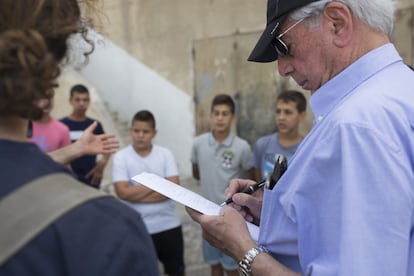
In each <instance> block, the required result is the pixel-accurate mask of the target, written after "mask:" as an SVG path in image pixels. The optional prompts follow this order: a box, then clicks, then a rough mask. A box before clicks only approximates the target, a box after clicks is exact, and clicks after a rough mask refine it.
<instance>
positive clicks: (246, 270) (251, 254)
mask: <svg viewBox="0 0 414 276" xmlns="http://www.w3.org/2000/svg"><path fill="white" fill-rule="evenodd" d="M267 252H268V251H267V249H266V248H265V247H264V246H262V245H258V246H256V247H253V248H251V249H249V251H247V253H246V255H244V257H243V259H242V260H241V261H240V262H239V270H240V272H241V273H242V274H243V275H244V276H251V275H252V263H253V260H254V258H256V256H257V255H259V254H260V253H267Z"/></svg>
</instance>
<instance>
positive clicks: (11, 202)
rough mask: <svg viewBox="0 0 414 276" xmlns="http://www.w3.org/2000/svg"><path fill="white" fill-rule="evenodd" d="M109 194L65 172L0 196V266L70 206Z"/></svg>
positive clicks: (38, 179)
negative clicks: (2, 196)
mask: <svg viewBox="0 0 414 276" xmlns="http://www.w3.org/2000/svg"><path fill="white" fill-rule="evenodd" d="M103 196H110V195H108V194H105V193H103V192H101V191H99V190H96V189H94V188H91V187H88V186H86V185H85V184H82V183H80V182H79V181H77V180H75V179H74V178H73V177H72V176H70V175H68V174H66V173H54V174H49V175H46V176H43V177H40V178H37V179H35V180H33V181H31V182H29V183H27V184H25V185H24V186H22V187H21V188H19V189H17V190H16V191H14V192H13V193H11V194H9V195H7V196H5V197H4V198H2V199H1V200H0V221H1V224H2V225H1V227H0V248H1V250H0V266H1V265H3V264H4V263H5V262H6V261H7V260H8V259H9V258H10V257H12V256H13V255H14V254H16V253H17V252H18V251H19V250H20V249H22V248H23V247H24V246H25V245H26V244H27V243H28V242H30V241H31V240H32V239H34V238H35V237H36V236H37V235H38V234H40V233H41V232H42V231H43V230H44V229H45V228H46V227H47V226H49V225H50V224H51V223H53V222H54V221H55V220H56V219H58V218H59V217H60V216H62V215H63V214H65V213H66V212H68V211H69V210H71V209H72V208H74V207H76V206H78V205H80V204H82V203H84V202H86V201H88V200H91V199H94V198H98V197H103Z"/></svg>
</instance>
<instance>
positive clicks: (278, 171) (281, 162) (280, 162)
mask: <svg viewBox="0 0 414 276" xmlns="http://www.w3.org/2000/svg"><path fill="white" fill-rule="evenodd" d="M286 170H287V158H286V157H285V156H283V155H280V154H278V155H277V158H276V162H275V165H274V167H273V172H272V174H271V175H270V177H269V179H264V180H262V181H260V182H257V183H255V184H253V185H251V186H248V187H247V188H246V189H244V190H243V191H241V193H245V194H249V195H250V194H252V193H254V192H256V191H257V190H259V189H261V188H262V187H264V186H265V185H266V188H267V189H269V190H272V189H273V188H274V186H275V185H276V183H277V182H278V181H279V179H280V178H281V177H282V175H283V174H284V173H285V171H286ZM232 202H233V199H232V198H231V197H230V198H229V199H227V200H226V201H224V202H223V203H222V204H220V206H221V207H222V206H225V205H228V204H230V203H232Z"/></svg>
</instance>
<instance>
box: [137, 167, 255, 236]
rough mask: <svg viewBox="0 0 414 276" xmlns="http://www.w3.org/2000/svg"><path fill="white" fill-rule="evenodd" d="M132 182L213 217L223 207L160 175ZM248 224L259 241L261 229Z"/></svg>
mask: <svg viewBox="0 0 414 276" xmlns="http://www.w3.org/2000/svg"><path fill="white" fill-rule="evenodd" d="M132 181H134V182H136V183H140V184H142V185H144V186H146V187H148V188H150V189H152V190H154V191H156V192H158V193H160V194H163V195H165V196H166V197H169V198H171V199H173V200H175V201H177V202H179V203H181V204H183V205H185V206H188V207H190V208H192V209H194V210H197V211H198V212H200V213H203V214H206V215H211V216H218V215H219V214H220V208H221V207H220V206H219V205H218V204H216V203H214V202H211V201H210V200H208V199H206V198H204V197H202V196H201V195H199V194H197V193H195V192H193V191H190V190H188V189H186V188H184V187H182V186H180V185H177V184H175V183H173V182H170V181H168V180H167V179H165V178H162V177H160V176H158V175H155V174H151V173H141V174H138V175H136V176H134V177H132ZM246 224H247V228H248V229H249V232H250V235H251V236H252V238H253V239H254V240H256V241H257V240H258V237H259V227H257V226H256V225H254V224H252V223H250V222H247V221H246Z"/></svg>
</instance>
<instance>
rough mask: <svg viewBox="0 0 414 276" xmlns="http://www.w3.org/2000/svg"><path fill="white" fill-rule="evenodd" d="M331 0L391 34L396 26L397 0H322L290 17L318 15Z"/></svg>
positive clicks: (370, 25) (378, 28)
mask: <svg viewBox="0 0 414 276" xmlns="http://www.w3.org/2000/svg"><path fill="white" fill-rule="evenodd" d="M329 2H340V3H343V4H345V5H347V6H348V7H349V9H350V10H351V11H352V14H353V15H354V16H355V17H356V18H357V19H359V20H361V21H362V22H364V23H365V24H367V25H368V26H369V27H371V28H373V29H375V30H377V31H380V32H382V33H384V34H386V35H388V36H390V35H391V32H392V29H393V27H394V2H395V1H393V0H320V1H316V2H313V3H311V4H309V5H306V6H304V7H303V8H300V9H298V10H296V11H294V12H293V13H292V14H291V15H290V19H292V20H295V21H297V20H300V19H303V18H307V17H316V16H318V15H320V14H321V13H322V11H323V9H324V8H325V6H326V5H327V4H328V3H329ZM311 23H313V22H312V21H311ZM314 24H315V23H314Z"/></svg>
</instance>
